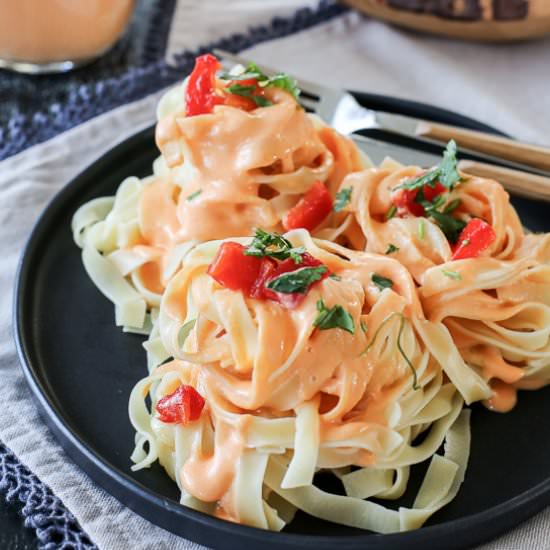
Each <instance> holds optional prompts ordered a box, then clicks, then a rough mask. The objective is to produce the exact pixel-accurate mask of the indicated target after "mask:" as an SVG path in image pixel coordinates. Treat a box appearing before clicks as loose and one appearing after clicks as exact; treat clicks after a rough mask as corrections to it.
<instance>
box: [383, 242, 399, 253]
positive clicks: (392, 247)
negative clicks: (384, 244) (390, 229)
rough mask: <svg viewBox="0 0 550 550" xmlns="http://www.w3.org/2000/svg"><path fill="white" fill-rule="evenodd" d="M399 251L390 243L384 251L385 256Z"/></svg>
mask: <svg viewBox="0 0 550 550" xmlns="http://www.w3.org/2000/svg"><path fill="white" fill-rule="evenodd" d="M398 250H399V247H398V246H395V245H394V244H392V243H390V244H389V245H388V248H387V250H386V252H385V253H386V254H393V253H394V252H397V251H398Z"/></svg>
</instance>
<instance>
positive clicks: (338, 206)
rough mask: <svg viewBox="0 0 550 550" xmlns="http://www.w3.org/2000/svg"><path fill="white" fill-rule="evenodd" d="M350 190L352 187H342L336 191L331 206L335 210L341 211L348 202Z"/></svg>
mask: <svg viewBox="0 0 550 550" xmlns="http://www.w3.org/2000/svg"><path fill="white" fill-rule="evenodd" d="M352 191H353V187H344V189H340V191H338V193H336V200H335V201H334V207H333V209H334V211H335V212H340V211H342V210H343V209H344V208H345V207H346V206H347V205H348V204H349V202H350V200H351V192H352Z"/></svg>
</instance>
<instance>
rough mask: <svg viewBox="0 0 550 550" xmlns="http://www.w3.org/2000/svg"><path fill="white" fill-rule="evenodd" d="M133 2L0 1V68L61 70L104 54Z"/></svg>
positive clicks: (117, 36) (121, 25) (129, 12)
mask: <svg viewBox="0 0 550 550" xmlns="http://www.w3.org/2000/svg"><path fill="white" fill-rule="evenodd" d="M133 8H134V0H0V68H6V69H12V70H15V71H19V72H25V73H52V72H64V71H68V70H70V69H72V68H74V67H78V66H80V65H83V64H85V63H88V62H90V61H92V60H94V59H95V58H97V57H99V56H100V55H101V54H103V53H104V52H105V51H106V50H108V49H109V48H110V47H111V46H112V45H113V44H114V43H115V42H116V41H117V40H118V38H119V37H120V36H121V35H122V33H123V32H124V30H125V28H126V26H127V24H128V21H129V19H130V16H131V15H132V11H133Z"/></svg>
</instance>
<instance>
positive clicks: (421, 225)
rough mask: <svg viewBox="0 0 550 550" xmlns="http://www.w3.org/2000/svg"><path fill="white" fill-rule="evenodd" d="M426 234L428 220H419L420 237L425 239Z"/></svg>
mask: <svg viewBox="0 0 550 550" xmlns="http://www.w3.org/2000/svg"><path fill="white" fill-rule="evenodd" d="M425 236H426V222H425V221H424V220H423V219H420V220H419V221H418V238H419V239H421V240H424V237H425Z"/></svg>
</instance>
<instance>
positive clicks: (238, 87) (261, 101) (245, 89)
mask: <svg viewBox="0 0 550 550" xmlns="http://www.w3.org/2000/svg"><path fill="white" fill-rule="evenodd" d="M226 89H227V91H228V92H229V93H231V94H235V95H239V96H242V97H246V98H247V99H251V100H252V101H254V103H255V104H256V105H257V106H258V107H269V106H271V105H273V103H272V102H271V101H269V99H267V98H266V97H264V96H261V95H257V94H256V86H243V85H242V84H233V85H232V86H228V87H227V88H226Z"/></svg>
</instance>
